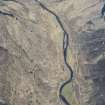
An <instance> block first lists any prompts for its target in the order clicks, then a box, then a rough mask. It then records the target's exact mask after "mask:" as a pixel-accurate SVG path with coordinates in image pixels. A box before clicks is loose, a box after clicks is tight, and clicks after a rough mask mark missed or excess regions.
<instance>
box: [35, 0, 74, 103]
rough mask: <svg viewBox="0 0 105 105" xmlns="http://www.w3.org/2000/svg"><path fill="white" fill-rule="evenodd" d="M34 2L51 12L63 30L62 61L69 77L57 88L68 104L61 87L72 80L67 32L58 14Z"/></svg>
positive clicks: (61, 97) (36, 0)
mask: <svg viewBox="0 0 105 105" xmlns="http://www.w3.org/2000/svg"><path fill="white" fill-rule="evenodd" d="M35 2H37V3H38V4H39V5H40V6H41V7H42V8H43V9H44V10H46V11H48V12H49V13H51V14H52V15H53V16H55V18H56V20H57V22H58V23H59V25H60V27H61V29H62V30H63V33H64V36H63V55H64V62H65V65H66V66H67V68H68V70H69V72H70V77H69V79H68V80H67V81H65V82H64V83H63V84H62V85H61V87H60V89H59V98H60V99H61V100H62V101H63V102H64V104H65V105H70V103H69V102H68V101H67V99H66V98H65V97H64V95H63V94H62V91H63V88H64V87H65V85H67V84H68V83H70V82H71V81H72V78H73V70H72V68H71V66H70V65H69V64H68V62H67V50H68V45H69V34H68V33H67V32H66V30H65V28H64V26H63V24H62V22H61V20H60V18H59V16H58V15H56V13H54V12H53V11H51V10H50V9H48V8H47V7H46V6H45V5H44V4H42V3H41V2H40V1H39V0H35Z"/></svg>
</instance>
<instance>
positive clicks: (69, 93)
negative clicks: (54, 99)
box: [63, 83, 78, 105]
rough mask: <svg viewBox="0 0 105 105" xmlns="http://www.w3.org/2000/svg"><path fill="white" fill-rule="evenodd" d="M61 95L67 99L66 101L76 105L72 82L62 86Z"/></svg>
mask: <svg viewBox="0 0 105 105" xmlns="http://www.w3.org/2000/svg"><path fill="white" fill-rule="evenodd" d="M63 95H64V96H65V97H66V99H67V100H68V102H70V104H71V105H78V104H77V103H76V100H75V97H74V90H73V87H72V83H70V84H68V85H66V86H65V87H64V89H63Z"/></svg>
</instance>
